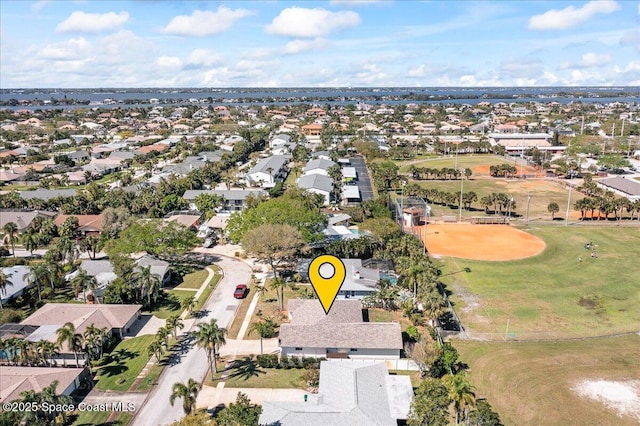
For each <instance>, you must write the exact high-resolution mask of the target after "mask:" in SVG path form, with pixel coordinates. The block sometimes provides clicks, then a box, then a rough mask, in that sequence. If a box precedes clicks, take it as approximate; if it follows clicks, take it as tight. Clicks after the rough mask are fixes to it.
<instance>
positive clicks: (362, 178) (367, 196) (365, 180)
mask: <svg viewBox="0 0 640 426" xmlns="http://www.w3.org/2000/svg"><path fill="white" fill-rule="evenodd" d="M349 161H350V163H351V166H352V167H354V168H355V169H356V172H357V173H358V189H360V197H361V199H362V201H367V200H373V188H372V186H371V178H370V177H369V172H368V171H367V166H366V165H365V163H364V158H362V157H352V158H350V159H349Z"/></svg>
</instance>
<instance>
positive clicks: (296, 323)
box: [278, 299, 403, 360]
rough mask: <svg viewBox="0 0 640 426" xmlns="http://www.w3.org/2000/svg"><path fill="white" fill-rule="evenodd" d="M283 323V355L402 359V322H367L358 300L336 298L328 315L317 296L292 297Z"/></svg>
mask: <svg viewBox="0 0 640 426" xmlns="http://www.w3.org/2000/svg"><path fill="white" fill-rule="evenodd" d="M287 310H288V312H289V322H288V323H284V324H282V325H281V326H280V335H279V339H278V341H279V345H280V354H281V355H287V356H306V357H316V358H351V359H376V360H387V359H399V358H400V351H401V350H402V347H403V346H402V330H401V328H400V324H399V323H383V322H364V321H363V314H362V303H361V302H360V301H359V300H354V299H351V300H345V299H337V300H335V301H334V302H333V305H332V306H331V309H330V311H329V313H328V314H325V312H324V309H323V308H322V305H321V304H320V302H319V301H318V300H317V299H291V300H289V303H288V304H287Z"/></svg>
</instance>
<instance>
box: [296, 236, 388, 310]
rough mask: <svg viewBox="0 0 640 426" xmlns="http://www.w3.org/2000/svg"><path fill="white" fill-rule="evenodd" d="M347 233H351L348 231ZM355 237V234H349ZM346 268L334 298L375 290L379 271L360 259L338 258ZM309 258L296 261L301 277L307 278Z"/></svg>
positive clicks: (359, 295) (353, 295)
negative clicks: (364, 264)
mask: <svg viewBox="0 0 640 426" xmlns="http://www.w3.org/2000/svg"><path fill="white" fill-rule="evenodd" d="M349 233H351V232H350V231H349ZM351 235H354V236H355V237H357V236H356V235H355V234H351ZM340 260H341V261H342V263H343V264H344V267H345V269H346V272H347V274H346V276H345V278H344V282H343V283H342V287H340V291H339V292H338V295H337V296H336V298H338V299H362V298H364V297H366V296H368V295H370V294H371V293H373V292H375V291H376V284H378V281H380V278H381V277H380V271H379V270H377V269H372V268H367V267H365V266H363V265H362V259H340ZM310 263H311V259H302V260H300V262H299V263H298V267H297V271H298V273H299V274H300V276H301V277H302V279H305V280H308V279H309V275H308V271H309V264H310Z"/></svg>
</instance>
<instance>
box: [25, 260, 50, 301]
mask: <svg viewBox="0 0 640 426" xmlns="http://www.w3.org/2000/svg"><path fill="white" fill-rule="evenodd" d="M22 279H23V280H25V282H26V283H27V287H31V286H32V285H34V284H35V286H36V288H37V289H38V301H39V302H41V301H42V290H41V288H40V285H41V284H44V283H45V282H47V281H48V280H49V270H48V269H47V265H46V264H44V263H39V264H37V265H33V266H31V267H29V272H27V273H26V274H24V276H23V277H22Z"/></svg>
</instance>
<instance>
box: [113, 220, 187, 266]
mask: <svg viewBox="0 0 640 426" xmlns="http://www.w3.org/2000/svg"><path fill="white" fill-rule="evenodd" d="M198 242H199V241H198V238H197V237H196V234H195V232H193V231H192V230H191V229H189V228H187V227H186V226H184V225H180V224H178V223H175V222H168V223H167V222H163V221H161V220H155V219H152V220H148V221H146V222H135V223H133V224H132V225H131V226H129V227H128V228H126V229H125V230H123V231H121V232H120V236H119V238H118V239H112V240H109V241H108V242H107V243H106V244H105V247H104V249H105V251H106V252H107V254H108V255H109V257H110V258H111V257H113V256H115V255H117V254H130V253H138V252H143V251H145V252H147V253H149V254H152V255H154V256H158V255H178V254H184V253H186V252H188V251H190V250H192V249H193V248H194V247H195V246H196V245H197V244H198Z"/></svg>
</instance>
